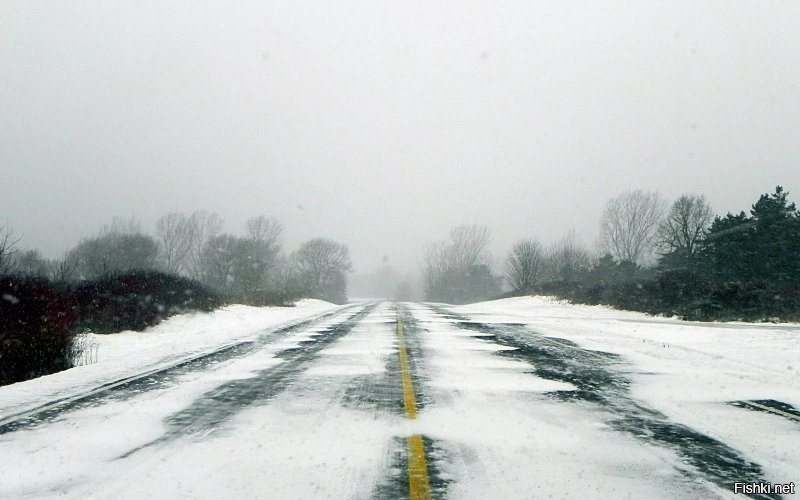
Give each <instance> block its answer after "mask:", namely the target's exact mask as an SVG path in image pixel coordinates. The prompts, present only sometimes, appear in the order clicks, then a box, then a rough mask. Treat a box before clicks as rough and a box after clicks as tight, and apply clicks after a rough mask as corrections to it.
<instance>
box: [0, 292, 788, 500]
mask: <svg viewBox="0 0 800 500" xmlns="http://www.w3.org/2000/svg"><path fill="white" fill-rule="evenodd" d="M335 307H336V306H333V305H331V304H327V303H321V302H318V301H304V302H301V303H300V304H298V306H297V307H296V308H249V307H244V306H234V307H229V308H225V309H222V310H219V311H215V312H214V313H211V314H193V315H184V316H178V317H174V318H172V319H170V320H168V321H166V322H164V323H162V324H161V325H158V326H157V327H155V328H152V329H150V330H148V331H147V332H143V333H134V332H127V333H122V334H117V335H111V336H102V337H101V336H96V337H95V338H96V339H97V341H98V342H99V343H100V349H99V357H100V360H99V362H98V363H96V364H93V365H89V366H85V367H79V368H74V369H71V370H67V371H65V372H62V373H58V374H54V375H52V376H49V377H42V378H39V379H36V380H31V381H28V382H24V383H20V384H14V385H11V386H7V387H2V388H0V409H2V410H3V411H18V410H19V409H20V408H24V407H25V406H26V405H32V404H35V403H37V402H38V403H41V402H43V401H46V400H47V399H48V398H53V397H62V396H64V395H65V393H69V392H70V391H79V390H80V389H81V388H91V387H94V386H96V385H97V384H98V383H102V382H103V381H107V380H114V379H115V377H119V376H120V375H127V374H130V373H131V372H136V371H142V370H148V369H151V368H153V367H157V366H163V365H165V364H169V363H171V362H173V361H174V360H175V359H180V358H181V357H185V356H187V355H188V354H191V353H201V352H204V351H207V350H210V349H213V348H216V347H219V346H221V345H225V344H226V343H230V342H233V341H238V340H242V339H248V338H254V337H256V336H258V335H259V334H261V333H263V332H264V331H265V330H269V329H271V328H275V327H277V326H278V325H280V324H282V323H284V322H288V321H290V320H294V319H297V318H300V317H305V316H313V315H315V314H320V313H324V312H327V311H332V310H335ZM406 307H407V309H408V311H409V313H410V315H411V317H413V322H415V323H416V329H413V328H411V326H410V327H409V329H408V330H407V337H408V338H409V340H413V341H415V342H417V344H416V345H417V346H418V347H419V350H418V351H417V350H411V351H410V352H411V353H412V355H414V356H417V358H416V360H415V362H414V363H413V365H414V366H416V369H417V370H418V372H416V373H415V375H416V377H415V384H417V386H416V388H417V392H418V394H419V396H420V397H421V400H420V401H419V403H420V406H419V409H418V416H417V418H416V419H415V420H409V419H406V418H404V417H403V416H402V415H401V414H398V413H396V412H395V413H392V412H390V411H388V410H386V409H385V408H382V407H380V406H377V407H376V406H375V405H374V404H373V403H370V402H369V401H370V399H369V398H370V396H371V395H375V396H379V397H380V396H381V394H380V393H379V392H376V391H379V390H380V387H379V385H380V384H379V382H380V381H388V382H386V383H387V384H392V383H393V382H392V380H394V378H397V382H396V383H397V386H398V387H399V384H400V381H399V374H397V373H389V372H388V367H389V366H390V361H391V360H392V359H396V357H397V356H398V342H399V340H398V337H397V335H396V331H395V326H394V323H395V321H396V313H395V307H394V306H393V305H392V304H388V303H383V304H380V305H379V306H378V307H377V308H375V309H374V310H373V311H372V312H371V313H370V314H369V315H367V316H366V318H364V319H363V320H362V321H360V322H359V323H358V324H357V325H356V326H355V327H354V328H353V329H352V330H351V331H350V332H349V333H347V334H346V335H344V336H342V337H340V338H339V339H338V340H336V341H335V342H332V343H330V344H326V345H325V347H324V348H323V349H322V350H321V351H320V352H319V353H318V355H317V356H316V357H315V358H313V359H312V360H311V361H310V362H309V364H308V365H307V366H304V367H303V369H302V371H300V372H299V373H297V375H296V376H295V377H296V378H294V379H293V381H292V383H291V384H290V385H288V386H287V387H286V389H285V390H283V391H281V392H279V393H278V394H277V395H275V396H274V398H272V399H270V400H269V401H262V402H258V403H257V404H253V405H250V406H248V407H246V408H243V409H242V410H241V411H240V412H238V413H236V414H235V415H234V416H233V417H232V418H231V419H230V420H228V421H226V422H225V423H223V424H222V425H221V426H220V427H219V428H215V429H210V430H209V432H208V433H204V434H202V435H188V436H185V437H183V438H181V439H179V440H177V441H175V442H171V443H170V444H169V445H164V446H153V447H144V448H142V449H141V451H138V452H136V453H135V454H133V455H131V456H127V455H126V454H127V453H128V452H130V451H131V450H134V449H139V448H140V447H142V446H145V445H147V444H148V443H151V442H153V441H154V440H157V439H159V437H160V436H163V435H164V433H165V432H167V431H168V430H169V427H168V424H167V423H166V421H165V419H166V418H168V417H169V416H170V415H173V414H175V413H176V412H179V411H181V410H183V409H185V408H187V406H189V405H191V404H192V403H193V402H196V401H197V400H198V399H201V398H203V395H204V394H207V392H208V391H209V390H211V389H214V388H215V387H218V386H219V385H220V384H223V383H225V382H227V381H241V380H248V379H251V378H252V377H255V376H256V374H257V373H262V374H263V373H264V370H265V369H267V370H270V369H272V367H280V366H281V364H282V363H285V362H286V361H284V360H283V359H281V358H278V357H276V356H275V354H276V353H277V352H279V351H280V350H281V349H285V348H287V347H292V346H297V345H298V342H301V341H307V340H314V339H319V338H320V337H319V335H322V332H324V331H325V327H326V325H330V324H334V323H336V321H337V318H338V320H339V321H341V319H342V317H346V316H347V315H348V314H352V313H349V312H346V311H345V312H342V313H341V314H337V317H335V318H332V319H330V320H328V319H326V320H325V321H324V322H322V323H321V324H317V325H315V326H314V328H312V329H308V330H302V331H297V332H294V333H292V334H290V335H288V336H287V337H282V338H280V340H277V341H275V342H273V343H268V344H267V345H266V346H265V347H264V349H263V350H260V351H257V352H255V353H253V354H249V355H247V356H244V357H241V358H236V359H233V360H229V361H227V362H224V363H221V364H220V365H218V366H215V367H214V368H213V369H210V370H208V371H203V372H191V373H188V374H185V375H183V376H181V380H180V381H179V382H180V383H176V384H174V385H172V386H170V387H167V388H163V389H153V390H150V391H145V392H142V393H141V394H140V395H137V396H136V397H134V398H130V399H124V400H119V401H116V400H112V401H107V402H104V403H103V404H102V405H98V406H94V407H88V408H82V409H80V410H77V411H74V412H71V413H68V414H65V415H63V416H61V417H59V418H58V419H56V420H55V421H53V422H50V423H48V424H46V425H41V426H36V427H32V428H28V429H21V430H17V431H14V432H10V433H7V434H4V435H0V450H1V452H0V498H6V497H8V498H49V497H68V498H115V499H116V498H137V499H138V498H365V497H369V496H371V495H372V494H374V492H375V487H376V485H379V484H382V483H384V482H385V481H386V478H387V477H389V476H390V475H391V474H390V473H391V472H392V470H393V469H395V468H396V467H398V463H397V462H396V461H395V460H394V458H393V457H396V453H397V447H398V446H402V444H403V443H404V440H403V439H402V438H405V437H407V436H410V435H412V434H422V435H424V436H425V437H426V438H427V439H428V440H430V441H431V442H432V443H435V446H434V447H433V448H430V447H429V448H428V449H427V452H428V459H429V464H430V463H433V464H435V465H436V467H437V468H438V470H437V474H438V478H439V479H441V480H444V481H447V482H448V487H447V494H448V497H449V498H708V497H715V496H716V497H721V498H727V497H732V495H731V494H730V491H727V492H726V491H724V490H723V489H720V488H719V487H718V486H717V485H713V484H710V483H707V482H704V481H703V480H696V479H692V478H687V477H686V476H685V475H684V474H683V473H682V471H684V470H685V469H686V467H685V465H684V464H683V463H682V461H681V457H679V456H677V455H676V454H675V452H673V451H672V450H669V449H666V448H661V447H658V446H654V445H651V444H647V443H643V442H642V441H640V440H637V439H635V438H634V437H632V436H631V435H629V434H625V433H622V432H619V431H616V430H614V429H612V428H611V427H610V426H609V425H608V420H609V418H610V417H611V416H610V415H608V414H607V413H606V412H605V411H604V410H601V409H598V408H594V407H593V406H592V405H591V404H573V403H567V402H562V401H558V400H556V399H553V398H550V397H548V396H547V395H546V394H545V393H547V392H549V391H556V390H558V391H570V390H573V389H574V387H573V386H572V385H570V384H567V383H563V382H556V381H552V380H546V379H543V378H540V377H537V376H536V375H534V373H533V368H534V367H533V366H532V365H531V364H529V363H527V362H525V361H521V360H517V359H510V358H508V357H501V356H498V355H496V353H498V352H500V351H502V350H506V349H508V348H507V347H504V346H501V345H499V344H496V343H493V342H492V341H490V340H487V339H482V338H481V334H480V333H479V332H475V331H471V330H465V329H464V328H463V327H462V326H461V325H459V324H458V321H455V320H452V319H448V318H446V317H444V316H442V315H440V314H437V313H436V312H435V311H433V310H432V309H431V308H429V307H428V306H427V305H423V304H407V305H406ZM449 309H450V310H452V311H454V312H457V313H458V314H461V315H464V316H467V317H469V318H470V319H474V320H475V321H480V322H484V323H493V322H497V323H522V324H524V325H526V326H525V328H526V329H528V330H530V332H531V335H544V336H547V337H552V338H563V339H568V340H570V341H572V342H575V343H577V344H578V345H579V346H581V347H584V348H588V349H593V350H598V351H605V352H612V353H617V354H619V355H621V356H622V359H623V363H622V366H623V367H626V368H622V369H624V370H625V374H626V376H628V377H629V378H630V380H631V387H630V391H631V397H632V398H633V399H635V400H637V401H640V402H641V403H642V404H646V405H647V406H649V407H651V408H653V409H656V410H659V411H660V412H662V413H664V414H665V415H666V416H667V417H669V419H670V420H673V421H675V422H677V423H680V424H684V425H686V426H689V427H691V428H693V429H695V430H697V431H699V432H702V433H704V434H707V435H709V436H711V437H714V438H716V439H718V440H719V441H722V442H723V443H725V444H727V445H728V446H730V447H732V448H734V449H735V450H737V451H738V452H739V453H740V454H741V455H742V456H744V457H746V458H748V459H750V460H753V461H755V462H757V463H758V464H760V465H761V466H762V467H763V469H764V472H765V475H766V477H767V479H768V480H771V481H773V482H780V483H786V482H790V481H794V482H795V484H798V483H800V453H798V452H797V450H800V425H799V424H798V422H795V421H791V420H789V419H786V418H783V417H780V416H778V415H773V414H769V413H765V412H756V411H752V410H747V409H742V408H737V407H733V406H731V405H729V404H727V403H728V402H730V401H736V400H752V399H776V400H779V401H783V402H786V403H789V404H792V405H793V406H795V407H800V354H799V353H800V326H799V325H794V324H749V323H692V322H684V321H679V320H677V319H671V318H657V317H652V316H647V315H644V314H639V313H633V312H624V311H618V310H614V309H611V308H607V307H596V306H592V307H590V306H578V305H571V304H567V303H564V302H560V301H557V300H554V299H551V298H546V297H522V298H514V299H504V300H498V301H492V302H484V303H479V304H472V305H466V306H459V307H451V308H449ZM253 380H258V379H253ZM384 395H385V394H384ZM2 415H3V413H0V418H2ZM398 443H400V444H399V445H398ZM394 473H395V475H396V476H398V477H400V478H401V479H402V478H403V477H404V476H403V474H404V472H403V471H400V472H397V471H396V470H394Z"/></svg>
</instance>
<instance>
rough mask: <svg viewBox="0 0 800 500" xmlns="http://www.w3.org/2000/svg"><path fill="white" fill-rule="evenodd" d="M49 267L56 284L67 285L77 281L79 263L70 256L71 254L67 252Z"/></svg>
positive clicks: (51, 277)
mask: <svg viewBox="0 0 800 500" xmlns="http://www.w3.org/2000/svg"><path fill="white" fill-rule="evenodd" d="M49 267H50V273H49V276H50V279H51V280H52V281H54V282H56V283H61V284H65V283H69V282H71V281H72V280H74V279H75V275H76V273H77V269H78V263H77V261H76V260H75V258H73V257H71V256H70V252H67V253H65V254H64V256H63V257H62V258H60V259H56V260H51V261H50V263H49Z"/></svg>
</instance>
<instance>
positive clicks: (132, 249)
mask: <svg viewBox="0 0 800 500" xmlns="http://www.w3.org/2000/svg"><path fill="white" fill-rule="evenodd" d="M140 227H141V226H140V225H139V223H138V222H136V221H135V220H134V219H130V220H124V219H119V218H115V219H114V221H113V222H112V223H111V225H107V226H104V227H103V228H102V229H101V230H100V233H99V235H98V236H95V237H94V238H85V239H83V240H82V241H81V242H80V243H78V245H77V246H76V247H75V248H73V249H72V250H70V251H69V255H68V256H67V258H68V259H69V260H70V261H72V262H74V263H75V266H76V275H77V277H78V278H80V279H94V278H98V277H100V276H109V275H113V274H117V273H122V272H128V271H134V270H144V269H155V268H156V267H157V260H156V259H157V257H158V242H157V241H156V240H155V239H154V238H153V237H151V236H149V235H146V234H144V233H142V232H140V229H139V228H140Z"/></svg>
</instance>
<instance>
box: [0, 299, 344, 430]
mask: <svg viewBox="0 0 800 500" xmlns="http://www.w3.org/2000/svg"><path fill="white" fill-rule="evenodd" d="M353 307H355V306H348V307H346V308H343V309H339V310H336V311H333V312H326V313H323V314H320V315H317V316H313V317H311V318H304V319H301V320H298V321H294V322H292V323H289V324H288V325H285V326H281V327H278V328H270V329H268V330H267V331H265V332H264V333H263V334H261V335H260V336H259V337H258V338H257V339H256V340H255V341H254V340H244V341H236V342H234V343H232V344H225V345H224V346H221V347H216V348H214V349H213V350H211V351H206V352H203V353H200V354H192V355H190V356H188V357H184V358H181V359H178V360H176V361H173V362H171V363H169V364H167V365H164V366H159V367H157V368H154V369H151V370H147V371H145V372H141V373H136V374H134V375H131V376H129V377H124V378H121V379H117V380H114V381H111V382H106V383H104V384H101V385H99V386H97V387H95V388H93V389H91V390H88V391H84V392H81V393H79V394H75V395H71V396H68V397H65V398H60V399H56V400H54V401H51V402H48V403H46V404H43V405H40V406H37V407H34V408H31V409H28V410H25V411H23V412H17V413H14V414H12V415H8V416H6V417H3V418H2V419H0V435H2V434H5V433H9V432H14V431H17V430H20V429H27V428H32V427H36V426H40V425H44V424H47V423H49V422H52V421H54V420H56V419H58V418H60V417H61V416H63V415H64V414H67V413H70V412H73V411H76V410H80V409H82V408H90V407H97V406H100V405H103V404H105V403H106V402H109V401H124V400H128V399H131V398H134V397H137V396H140V395H141V394H143V393H146V392H149V391H153V390H159V389H166V388H169V387H171V386H174V385H177V384H178V383H180V378H181V377H182V376H184V375H186V374H189V373H194V372H200V371H204V370H208V369H210V368H212V367H213V366H215V365H217V364H219V363H222V362H225V361H229V360H233V359H236V358H241V357H244V356H247V355H249V354H252V353H254V352H256V351H257V350H259V349H261V348H263V347H264V346H266V345H268V344H271V343H274V342H276V341H278V340H280V339H282V338H284V337H286V336H288V335H289V334H291V333H294V332H297V331H299V330H302V329H305V328H309V327H311V326H313V325H314V324H317V323H320V322H322V321H325V320H327V319H330V318H332V317H334V316H336V315H339V314H342V313H344V312H346V311H349V310H351V309H352V308H353Z"/></svg>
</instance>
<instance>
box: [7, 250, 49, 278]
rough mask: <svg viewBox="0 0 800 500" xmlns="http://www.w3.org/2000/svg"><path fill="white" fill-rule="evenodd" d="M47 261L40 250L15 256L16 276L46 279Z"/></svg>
mask: <svg viewBox="0 0 800 500" xmlns="http://www.w3.org/2000/svg"><path fill="white" fill-rule="evenodd" d="M48 271H49V269H48V266H47V261H46V260H45V259H44V258H43V257H42V254H41V252H39V251H38V250H25V251H23V252H17V254H16V255H14V274H16V275H19V276H24V277H26V278H46V277H47V275H48V274H49V272H48Z"/></svg>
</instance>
